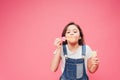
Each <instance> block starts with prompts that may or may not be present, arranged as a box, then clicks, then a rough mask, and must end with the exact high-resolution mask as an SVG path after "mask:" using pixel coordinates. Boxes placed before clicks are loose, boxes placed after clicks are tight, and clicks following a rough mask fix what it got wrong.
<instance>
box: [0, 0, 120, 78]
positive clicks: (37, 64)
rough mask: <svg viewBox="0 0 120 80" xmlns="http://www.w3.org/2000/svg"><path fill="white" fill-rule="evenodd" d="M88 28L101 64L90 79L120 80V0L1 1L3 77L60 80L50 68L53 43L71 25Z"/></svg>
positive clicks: (0, 61) (87, 38)
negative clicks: (65, 27)
mask: <svg viewBox="0 0 120 80" xmlns="http://www.w3.org/2000/svg"><path fill="white" fill-rule="evenodd" d="M71 21H74V22H75V23H77V24H79V25H80V26H81V28H82V29H83V32H84V35H85V41H86V43H87V44H88V45H89V46H90V47H91V48H92V49H93V50H97V52H98V57H99V59H100V67H99V69H98V71H97V72H96V73H95V74H89V76H90V80H118V79H120V76H119V71H120V70H119V68H120V64H119V63H120V62H119V61H120V49H119V45H120V42H119V41H120V36H119V34H120V1H119V0H59V1H58V0H0V80H58V79H59V76H60V74H61V71H60V67H59V69H58V71H57V72H56V73H53V72H51V71H50V61H51V59H52V54H53V51H54V49H55V47H54V45H53V42H54V39H55V38H56V37H60V36H61V32H62V30H63V28H64V26H65V25H66V24H68V23H69V22H71Z"/></svg>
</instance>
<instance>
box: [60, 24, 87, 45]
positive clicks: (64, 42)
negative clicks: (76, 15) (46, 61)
mask: <svg viewBox="0 0 120 80" xmlns="http://www.w3.org/2000/svg"><path fill="white" fill-rule="evenodd" d="M70 25H75V26H76V27H77V28H78V30H79V32H80V37H81V39H79V41H78V43H79V45H84V44H85V41H84V37H83V32H82V29H81V28H80V26H79V25H77V24H76V23H74V22H70V23H69V24H67V25H66V26H65V28H64V29H63V32H62V37H64V36H65V34H66V31H67V28H68V27H69V26H70ZM62 44H63V45H65V44H67V40H65V41H63V43H62Z"/></svg>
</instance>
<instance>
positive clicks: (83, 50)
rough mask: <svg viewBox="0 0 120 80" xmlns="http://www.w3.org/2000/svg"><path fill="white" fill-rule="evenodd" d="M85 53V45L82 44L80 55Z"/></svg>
mask: <svg viewBox="0 0 120 80" xmlns="http://www.w3.org/2000/svg"><path fill="white" fill-rule="evenodd" d="M85 53H86V46H85V45H82V55H83V56H85Z"/></svg>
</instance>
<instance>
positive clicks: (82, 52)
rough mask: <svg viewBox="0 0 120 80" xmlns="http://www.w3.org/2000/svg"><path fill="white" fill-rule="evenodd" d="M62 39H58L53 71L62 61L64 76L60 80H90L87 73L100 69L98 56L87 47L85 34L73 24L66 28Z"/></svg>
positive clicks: (52, 63) (52, 64)
mask: <svg viewBox="0 0 120 80" xmlns="http://www.w3.org/2000/svg"><path fill="white" fill-rule="evenodd" d="M62 37H63V39H61V38H56V40H55V42H54V45H55V46H56V50H55V51H54V56H53V59H52V62H51V65H50V67H51V70H52V71H54V72H55V71H56V70H57V69H58V66H59V63H60V61H62V64H61V69H62V75H61V77H60V80H89V78H88V76H87V73H86V71H87V70H88V71H89V72H90V73H94V72H95V71H96V70H97V69H98V65H99V61H98V58H97V55H95V54H94V56H93V55H92V50H91V48H90V47H89V46H88V45H85V43H84V38H83V33H82V30H81V28H80V27H79V25H77V24H75V23H73V22H71V23H69V24H68V25H66V27H65V28H64V30H63V32H62Z"/></svg>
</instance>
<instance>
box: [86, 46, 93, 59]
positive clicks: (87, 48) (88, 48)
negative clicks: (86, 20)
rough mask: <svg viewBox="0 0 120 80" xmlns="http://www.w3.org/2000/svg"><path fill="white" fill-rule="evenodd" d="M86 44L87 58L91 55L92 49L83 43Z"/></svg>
mask: <svg viewBox="0 0 120 80" xmlns="http://www.w3.org/2000/svg"><path fill="white" fill-rule="evenodd" d="M85 46H86V57H87V58H89V57H91V56H92V49H91V47H90V46H89V45H85Z"/></svg>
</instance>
